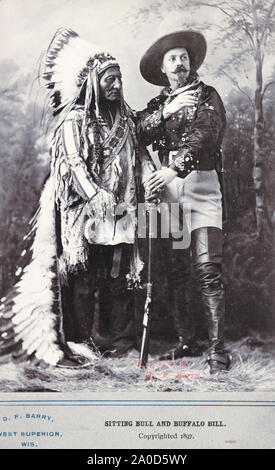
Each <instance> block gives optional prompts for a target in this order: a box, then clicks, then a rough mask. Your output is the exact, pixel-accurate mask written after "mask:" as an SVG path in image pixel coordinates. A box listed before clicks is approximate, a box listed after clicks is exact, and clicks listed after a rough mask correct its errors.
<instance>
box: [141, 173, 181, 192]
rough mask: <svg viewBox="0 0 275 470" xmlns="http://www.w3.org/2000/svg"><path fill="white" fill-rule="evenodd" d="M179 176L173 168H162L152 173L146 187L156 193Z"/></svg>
mask: <svg viewBox="0 0 275 470" xmlns="http://www.w3.org/2000/svg"><path fill="white" fill-rule="evenodd" d="M176 176H177V172H176V171H174V170H172V169H171V168H162V169H161V170H157V171H155V172H154V173H152V174H151V175H150V176H149V178H148V179H147V180H146V183H145V185H144V186H145V189H146V191H148V192H150V193H156V192H158V191H161V190H162V189H164V188H165V186H166V185H167V184H169V183H171V181H173V179H174V178H175V177H176Z"/></svg>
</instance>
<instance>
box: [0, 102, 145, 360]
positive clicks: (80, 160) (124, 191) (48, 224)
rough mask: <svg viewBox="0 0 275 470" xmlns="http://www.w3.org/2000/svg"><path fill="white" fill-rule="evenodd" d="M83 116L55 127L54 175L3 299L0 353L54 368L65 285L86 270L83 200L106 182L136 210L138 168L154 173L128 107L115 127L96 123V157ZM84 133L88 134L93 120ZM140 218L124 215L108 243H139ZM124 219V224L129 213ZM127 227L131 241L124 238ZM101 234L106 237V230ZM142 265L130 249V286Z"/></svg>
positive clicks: (74, 113) (59, 352) (77, 113)
mask: <svg viewBox="0 0 275 470" xmlns="http://www.w3.org/2000/svg"><path fill="white" fill-rule="evenodd" d="M82 117H83V108H81V106H80V107H79V108H73V109H71V110H70V111H69V112H67V115H66V116H65V117H63V118H60V121H59V124H58V125H57V126H56V129H55V131H54V133H53V140H52V147H51V156H52V165H51V173H50V176H49V177H48V178H47V181H46V183H45V186H44V188H43V190H42V194H41V197H40V201H39V207H38V210H37V211H36V214H35V216H34V217H33V218H32V220H31V221H30V223H29V232H28V234H27V235H26V236H25V237H24V245H23V247H22V252H21V256H20V260H19V264H18V266H17V271H16V279H15V284H14V286H13V288H12V289H11V290H10V291H9V293H8V294H7V296H6V297H4V298H2V299H1V302H0V355H3V354H4V355H5V354H9V353H12V357H13V359H14V360H16V361H22V360H28V361H29V362H32V363H34V364H36V365H37V364H43V363H47V364H51V365H56V364H57V362H58V361H59V360H61V359H62V358H63V357H64V352H65V351H66V340H65V337H64V332H63V326H62V321H63V320H62V301H61V285H62V282H64V279H63V275H65V276H66V273H67V272H74V271H75V269H78V268H79V266H80V265H81V266H82V268H83V267H84V268H86V267H87V244H88V241H87V238H86V237H85V234H84V225H85V221H87V214H86V211H85V207H86V204H87V203H89V200H90V199H91V198H93V196H94V194H95V192H97V191H98V188H99V187H103V188H105V189H106V190H107V189H108V190H109V191H112V192H113V194H114V195H115V198H116V201H117V202H118V203H125V204H126V206H127V207H128V206H132V207H133V208H134V209H135V208H136V203H137V197H136V193H137V185H136V173H137V172H138V173H139V175H140V180H141V181H142V180H143V179H145V178H146V177H147V176H148V172H149V173H151V171H153V167H152V163H151V160H150V157H149V156H148V155H147V154H146V153H145V152H144V153H142V152H139V156H140V157H141V159H138V157H137V152H136V150H137V148H136V139H135V125H134V115H133V113H132V112H131V111H130V110H129V109H127V113H126V114H124V115H123V116H122V115H121V114H120V112H119V113H118V114H117V116H116V118H115V120H114V123H113V126H112V129H107V127H106V123H105V122H102V123H100V122H99V123H98V127H97V130H99V132H100V133H101V141H102V150H103V152H102V153H99V154H98V155H99V158H98V159H96V160H94V159H93V158H90V159H89V156H90V155H92V153H89V150H91V149H92V148H93V142H92V137H89V134H88V141H89V140H90V143H89V142H88V144H87V146H86V153H85V142H84V143H83V142H82V138H83V135H82V134H81V132H80V129H81V122H82ZM87 130H88V133H89V130H91V129H90V125H88V129H87ZM94 135H95V133H94ZM94 144H95V143H94ZM97 144H98V142H97ZM83 149H84V150H83ZM146 175H147V176H146ZM135 217H136V215H135V216H134V218H133V219H131V220H130V221H128V219H126V222H127V224H128V223H129V225H127V226H126V227H123V226H121V227H115V229H116V233H117V235H118V238H117V239H116V240H113V235H114V231H112V232H108V233H107V238H108V239H107V240H105V241H104V243H108V242H112V243H121V240H123V241H124V242H133V247H135V243H134V232H133V230H134V229H135V227H136V226H135ZM122 220H123V222H122V224H123V223H124V222H125V218H122ZM102 223H104V222H102ZM111 223H113V222H112V221H111ZM109 227H110V226H108V225H107V229H108V228H109ZM105 228H106V227H105ZM113 229H114V226H113V225H112V230H113ZM131 230H132V232H131ZM129 231H130V232H131V236H130V238H131V239H130V240H127V236H129ZM103 233H105V235H106V230H103ZM101 235H102V232H100V233H99V237H100V236H101ZM123 237H124V239H123ZM95 242H97V241H95ZM142 265H143V263H142V262H141V260H140V259H139V257H138V253H137V252H136V251H135V250H134V249H133V259H132V263H131V266H130V267H129V277H128V282H129V284H130V287H131V286H132V287H135V282H138V277H139V272H140V271H141V269H142ZM61 274H62V276H61Z"/></svg>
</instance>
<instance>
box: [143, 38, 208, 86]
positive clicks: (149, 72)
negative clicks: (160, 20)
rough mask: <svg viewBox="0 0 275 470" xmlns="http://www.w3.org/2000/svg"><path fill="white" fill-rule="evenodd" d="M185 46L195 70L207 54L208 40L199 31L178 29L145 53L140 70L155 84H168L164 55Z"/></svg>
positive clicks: (146, 78)
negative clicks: (164, 71)
mask: <svg viewBox="0 0 275 470" xmlns="http://www.w3.org/2000/svg"><path fill="white" fill-rule="evenodd" d="M178 47H184V48H185V49H186V50H187V52H188V54H189V59H190V65H191V67H192V69H193V70H195V71H196V70H198V68H199V67H200V66H201V64H202V63H203V61H204V59H205V56H206V50H207V45H206V40H205V38H204V36H203V35H202V34H201V33H199V32H197V31H177V32H175V33H171V34H167V35H166V36H163V37H161V38H160V39H158V40H157V41H156V42H155V43H154V44H153V45H152V46H151V47H150V48H149V49H148V50H147V51H146V52H145V54H144V56H143V57H142V59H141V61H140V72H141V75H142V76H143V78H144V79H145V80H146V81H147V82H149V83H152V84H153V85H159V86H167V85H168V84H169V83H168V80H167V77H166V75H165V74H164V73H163V72H162V71H161V66H162V61H163V56H164V54H166V52H168V51H170V50H171V49H175V48H178Z"/></svg>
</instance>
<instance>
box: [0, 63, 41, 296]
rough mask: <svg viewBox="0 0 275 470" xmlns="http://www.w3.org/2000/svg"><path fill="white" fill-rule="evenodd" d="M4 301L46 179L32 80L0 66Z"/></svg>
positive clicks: (0, 278) (0, 276)
mask: <svg viewBox="0 0 275 470" xmlns="http://www.w3.org/2000/svg"><path fill="white" fill-rule="evenodd" d="M0 82H1V88H0V123H1V124H0V200H1V204H0V227H1V228H0V230H1V231H0V295H3V293H4V292H6V291H7V289H8V287H9V286H10V285H11V284H12V282H13V279H14V271H15V267H16V264H17V261H18V257H19V256H20V250H21V247H22V241H23V237H24V235H25V233H26V229H27V223H28V221H29V219H30V217H31V214H32V212H33V211H34V209H35V206H36V204H37V201H38V198H39V193H40V189H41V184H42V181H43V178H44V177H45V172H46V167H47V165H45V162H44V161H43V159H41V158H40V156H41V155H42V154H43V152H44V151H45V142H44V141H43V140H41V136H42V130H41V128H40V126H39V121H40V120H39V109H38V108H37V107H36V106H35V105H34V104H33V103H31V102H30V101H29V96H28V92H29V90H30V77H29V76H22V75H20V71H19V69H18V67H17V65H16V64H15V63H14V62H13V61H10V60H6V61H2V62H1V63H0Z"/></svg>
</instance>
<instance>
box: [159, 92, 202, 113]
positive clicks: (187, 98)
mask: <svg viewBox="0 0 275 470" xmlns="http://www.w3.org/2000/svg"><path fill="white" fill-rule="evenodd" d="M197 102H198V98H196V96H194V91H184V92H182V93H180V94H179V95H178V96H177V97H176V98H175V99H174V100H173V101H171V103H169V104H167V105H165V106H164V108H163V111H162V115H163V118H164V119H168V118H169V117H170V116H171V115H172V114H175V113H177V112H178V111H179V110H180V109H181V108H183V106H196V105H197Z"/></svg>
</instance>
